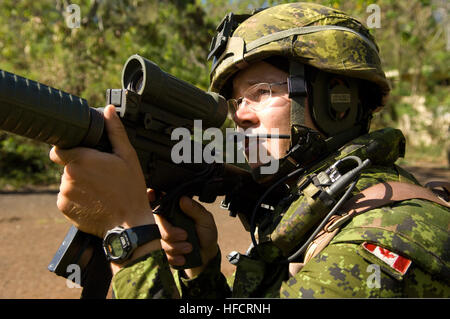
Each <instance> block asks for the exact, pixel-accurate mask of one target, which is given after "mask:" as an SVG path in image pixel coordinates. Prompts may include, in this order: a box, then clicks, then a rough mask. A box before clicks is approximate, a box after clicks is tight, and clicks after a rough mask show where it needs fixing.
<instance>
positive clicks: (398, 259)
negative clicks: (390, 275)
mask: <svg viewBox="0 0 450 319" xmlns="http://www.w3.org/2000/svg"><path fill="white" fill-rule="evenodd" d="M362 246H363V247H364V249H365V250H367V251H368V252H370V253H371V254H373V255H374V256H376V257H378V258H379V259H381V260H382V261H384V262H385V263H386V264H388V265H389V266H390V267H391V268H393V269H395V270H396V271H398V272H399V273H401V274H402V275H404V274H405V273H406V271H407V270H408V268H409V266H411V260H409V259H407V258H405V257H402V256H400V255H398V254H396V253H393V252H392V251H390V250H387V249H386V248H383V247H380V246H377V245H374V244H370V243H367V242H365V243H363V244H362Z"/></svg>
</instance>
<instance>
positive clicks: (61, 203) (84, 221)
mask: <svg viewBox="0 0 450 319" xmlns="http://www.w3.org/2000/svg"><path fill="white" fill-rule="evenodd" d="M104 117H105V126H106V130H107V132H108V137H109V140H110V141H111V144H112V147H113V153H111V154H110V153H104V152H100V151H97V150H95V149H91V148H83V147H77V148H73V149H69V150H63V149H60V148H58V147H53V148H52V150H51V151H50V159H51V160H52V161H53V162H55V163H57V164H60V165H64V174H63V175H62V177H61V185H60V191H59V194H58V200H57V206H58V208H59V210H61V211H62V212H63V213H64V215H65V216H66V217H67V218H68V219H69V220H70V221H71V222H72V223H73V224H74V225H75V226H76V227H77V228H78V229H80V230H82V231H84V232H87V233H90V234H93V235H96V236H99V237H103V236H104V235H105V233H106V232H107V231H108V230H109V229H111V228H113V227H115V226H119V225H121V226H124V227H126V228H128V227H133V226H138V225H143V224H151V223H154V217H153V214H152V213H151V208H150V205H149V203H148V200H147V195H146V185H145V180H144V176H143V173H142V170H141V167H140V164H139V160H138V158H137V155H136V152H135V150H134V148H133V147H132V145H131V144H130V142H129V140H128V136H127V134H126V131H125V129H124V127H123V125H122V122H121V121H120V119H119V117H118V116H117V114H116V112H115V109H114V106H112V105H109V106H107V107H106V108H105V110H104Z"/></svg>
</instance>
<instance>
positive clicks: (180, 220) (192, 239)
mask: <svg viewBox="0 0 450 319" xmlns="http://www.w3.org/2000/svg"><path fill="white" fill-rule="evenodd" d="M172 203H173V204H172V205H170V206H171V207H170V212H167V210H166V209H164V208H162V209H161V210H158V212H155V213H157V214H158V213H159V214H161V216H162V217H164V218H165V219H167V221H168V222H169V223H171V224H172V225H173V226H175V227H179V228H183V229H184V230H185V231H186V232H187V241H188V242H189V243H190V244H191V245H192V251H191V252H190V253H188V254H185V255H184V258H185V259H186V262H185V263H184V265H182V266H172V267H173V268H175V269H188V268H194V267H198V266H201V265H202V257H201V255H200V242H199V240H198V236H197V231H196V229H195V222H194V220H193V219H192V218H190V217H189V216H187V215H186V214H185V213H184V212H183V211H182V210H181V208H180V205H179V198H178V199H177V200H174V201H172Z"/></svg>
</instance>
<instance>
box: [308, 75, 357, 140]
mask: <svg viewBox="0 0 450 319" xmlns="http://www.w3.org/2000/svg"><path fill="white" fill-rule="evenodd" d="M306 78H307V80H306V83H307V92H308V97H307V98H308V105H310V106H312V107H311V108H310V111H311V117H312V119H313V121H314V124H315V125H316V126H317V127H318V128H319V130H320V131H321V132H322V133H324V134H325V135H326V136H334V135H336V134H338V133H340V132H342V131H345V130H348V129H350V128H352V127H353V126H355V124H356V123H357V121H358V120H359V119H360V118H359V117H360V116H359V115H360V114H359V113H360V109H361V108H360V107H359V106H360V100H359V94H358V93H359V85H358V81H357V80H356V79H353V78H349V77H346V76H340V75H335V74H331V73H327V72H324V71H321V70H318V69H314V68H312V67H307V68H306Z"/></svg>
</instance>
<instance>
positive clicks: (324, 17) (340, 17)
mask: <svg viewBox="0 0 450 319" xmlns="http://www.w3.org/2000/svg"><path fill="white" fill-rule="evenodd" d="M217 31H218V34H217V36H216V37H215V38H214V39H213V41H212V43H211V52H210V54H209V56H208V58H211V57H214V60H213V65H212V68H211V73H210V80H211V86H210V90H211V91H213V92H218V93H221V91H222V89H223V88H224V86H225V85H226V84H227V82H228V81H229V80H230V79H231V77H232V76H233V75H234V74H235V73H237V72H238V71H239V70H241V69H243V68H245V67H246V66H247V65H248V64H249V63H252V62H255V61H260V60H263V59H266V58H268V57H271V56H284V57H286V58H288V59H294V60H296V61H298V62H300V63H303V64H307V65H311V66H313V67H315V68H317V69H320V70H322V71H325V72H329V73H334V74H339V75H344V76H348V77H352V78H357V79H363V80H367V81H370V82H372V83H374V84H376V85H377V86H378V88H379V92H380V93H381V95H382V96H381V97H380V100H381V105H384V103H385V100H386V98H387V96H388V94H389V91H390V87H389V84H388V82H387V80H386V77H385V74H384V72H383V70H382V67H381V61H380V58H379V55H378V52H379V49H378V46H377V45H376V43H375V40H374V38H373V37H372V35H371V34H370V33H369V31H368V30H367V28H365V27H364V26H363V25H362V24H361V23H360V22H359V21H357V20H355V19H354V18H352V17H350V16H348V15H347V14H345V13H344V12H341V11H338V10H335V9H332V8H328V7H325V6H322V5H318V4H313V3H302V2H299V3H289V4H281V5H278V6H274V7H271V8H267V9H263V10H260V11H259V12H256V13H254V14H251V15H234V14H232V13H229V14H228V15H227V16H225V18H224V20H223V21H222V23H221V24H220V25H219V27H218V28H217Z"/></svg>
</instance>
